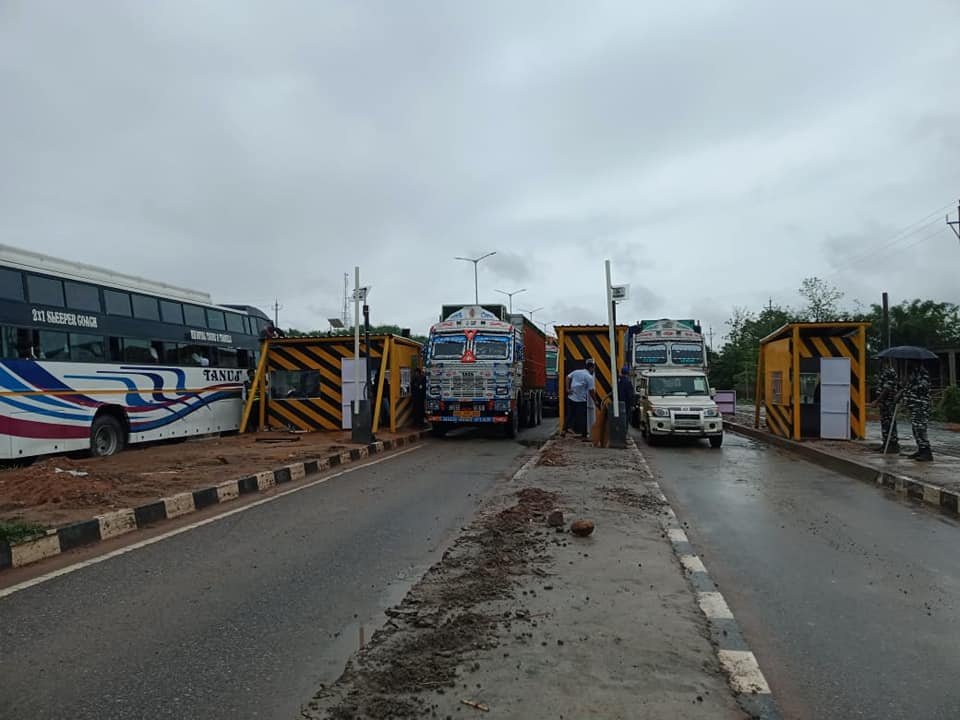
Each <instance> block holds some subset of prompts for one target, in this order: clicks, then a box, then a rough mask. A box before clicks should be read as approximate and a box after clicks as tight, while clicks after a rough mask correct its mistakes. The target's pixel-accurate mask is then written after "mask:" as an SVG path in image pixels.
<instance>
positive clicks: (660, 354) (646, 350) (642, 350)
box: [633, 343, 667, 365]
mask: <svg viewBox="0 0 960 720" xmlns="http://www.w3.org/2000/svg"><path fill="white" fill-rule="evenodd" d="M633 362H634V364H635V365H665V364H666V362H667V345H666V343H640V344H639V345H637V349H636V352H635V353H634V357H633Z"/></svg>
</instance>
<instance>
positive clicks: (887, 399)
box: [877, 365, 900, 453]
mask: <svg viewBox="0 0 960 720" xmlns="http://www.w3.org/2000/svg"><path fill="white" fill-rule="evenodd" d="M897 385H898V378H897V371H896V370H894V369H893V368H892V367H890V366H889V365H886V366H884V367H883V369H882V370H881V371H880V374H879V375H878V376H877V392H878V394H879V396H878V400H877V403H878V404H879V406H880V429H881V431H882V433H883V446H881V447H880V450H881V451H882V450H883V448H884V447H887V451H888V452H892V453H898V452H900V442H899V438H898V437H897V417H896V415H895V411H896V409H897V391H898V390H899V388H898V387H897ZM888 438H889V439H888Z"/></svg>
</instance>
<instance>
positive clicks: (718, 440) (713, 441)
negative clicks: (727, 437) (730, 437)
mask: <svg viewBox="0 0 960 720" xmlns="http://www.w3.org/2000/svg"><path fill="white" fill-rule="evenodd" d="M721 445H723V435H718V436H717V437H712V438H710V447H712V448H718V447H720V446H721Z"/></svg>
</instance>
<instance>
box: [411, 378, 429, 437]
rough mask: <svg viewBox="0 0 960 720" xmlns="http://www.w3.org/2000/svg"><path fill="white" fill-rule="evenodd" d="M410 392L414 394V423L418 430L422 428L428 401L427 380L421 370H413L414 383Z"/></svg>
mask: <svg viewBox="0 0 960 720" xmlns="http://www.w3.org/2000/svg"><path fill="white" fill-rule="evenodd" d="M410 391H411V392H412V393H413V422H414V423H415V424H416V427H417V428H422V427H423V414H424V413H423V411H424V407H425V406H426V401H427V378H426V377H425V376H424V374H423V370H422V369H421V368H414V369H413V382H412V383H411V387H410Z"/></svg>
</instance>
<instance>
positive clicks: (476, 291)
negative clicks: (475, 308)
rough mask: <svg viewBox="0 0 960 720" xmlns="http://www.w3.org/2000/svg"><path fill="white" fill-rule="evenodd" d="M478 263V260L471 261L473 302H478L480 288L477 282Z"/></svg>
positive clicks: (475, 303) (476, 303) (477, 303)
mask: <svg viewBox="0 0 960 720" xmlns="http://www.w3.org/2000/svg"><path fill="white" fill-rule="evenodd" d="M479 264H480V261H479V260H474V261H473V304H474V305H479V304H480V290H479V287H478V284H477V265H479Z"/></svg>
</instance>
